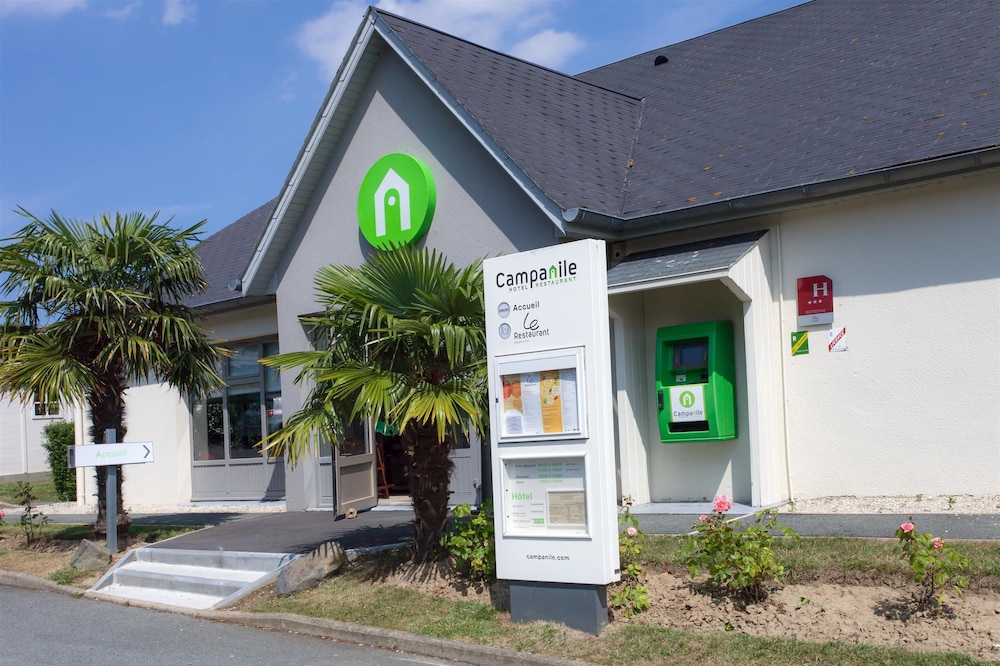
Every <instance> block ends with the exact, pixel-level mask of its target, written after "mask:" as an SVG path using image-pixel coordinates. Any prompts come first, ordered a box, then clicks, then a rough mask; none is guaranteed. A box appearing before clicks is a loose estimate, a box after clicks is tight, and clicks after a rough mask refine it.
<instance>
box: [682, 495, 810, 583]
mask: <svg viewBox="0 0 1000 666" xmlns="http://www.w3.org/2000/svg"><path fill="white" fill-rule="evenodd" d="M732 507H733V504H732V502H730V501H729V499H728V498H727V497H726V496H725V495H719V496H718V497H716V498H715V501H714V510H713V511H712V515H710V516H705V515H702V516H698V522H697V523H695V524H694V535H693V536H690V537H688V539H687V540H686V541H685V543H684V544H683V545H682V546H681V550H680V554H681V558H682V561H683V562H684V564H685V566H687V568H688V573H689V574H690V575H691V577H692V578H694V577H696V576H697V575H698V574H700V573H702V572H707V573H708V575H709V581H710V583H711V584H712V585H714V586H715V587H716V588H717V589H719V590H721V591H722V592H723V593H725V594H731V595H733V596H735V597H737V598H739V599H740V600H742V601H744V602H754V601H762V600H763V599H764V598H766V597H767V590H766V588H765V587H764V585H765V583H767V582H768V581H781V580H784V577H785V569H784V567H783V566H782V565H780V564H778V561H777V559H776V558H775V555H774V551H773V550H772V549H771V545H772V543H773V542H774V532H775V531H776V530H780V531H781V532H782V534H784V535H785V536H788V537H793V538H798V535H797V534H796V533H795V531H794V530H792V529H790V528H787V527H784V526H780V525H778V524H777V517H776V514H775V513H774V512H773V511H763V512H761V513H758V514H757V515H756V516H755V523H754V524H753V525H751V526H748V527H746V528H745V529H743V530H737V529H735V528H734V527H733V525H734V521H731V520H729V519H728V518H727V516H726V512H727V511H729V510H730V509H731V508H732Z"/></svg>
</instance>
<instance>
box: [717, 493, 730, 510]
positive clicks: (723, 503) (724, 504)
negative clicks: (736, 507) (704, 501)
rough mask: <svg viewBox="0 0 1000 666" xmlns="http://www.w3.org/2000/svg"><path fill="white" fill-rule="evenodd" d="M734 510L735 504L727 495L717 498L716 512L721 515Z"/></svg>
mask: <svg viewBox="0 0 1000 666" xmlns="http://www.w3.org/2000/svg"><path fill="white" fill-rule="evenodd" d="M732 508H733V503H732V502H730V501H729V498H727V497H726V496H725V495H719V496H718V497H716V498H715V510H716V511H718V512H719V513H725V512H726V511H729V510H730V509H732Z"/></svg>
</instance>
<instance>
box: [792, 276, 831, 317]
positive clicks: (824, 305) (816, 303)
mask: <svg viewBox="0 0 1000 666" xmlns="http://www.w3.org/2000/svg"><path fill="white" fill-rule="evenodd" d="M796 292H797V293H798V302H799V326H816V325H817V324H832V323H833V280H831V279H830V278H828V277H827V276H825V275H813V276H812V277H804V278H799V279H798V287H797V289H796Z"/></svg>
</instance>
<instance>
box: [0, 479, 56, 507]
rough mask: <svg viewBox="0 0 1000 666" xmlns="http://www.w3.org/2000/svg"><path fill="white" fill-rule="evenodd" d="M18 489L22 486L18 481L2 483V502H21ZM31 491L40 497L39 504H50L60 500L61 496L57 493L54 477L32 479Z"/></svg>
mask: <svg viewBox="0 0 1000 666" xmlns="http://www.w3.org/2000/svg"><path fill="white" fill-rule="evenodd" d="M18 490H20V488H19V487H18V482H17V481H11V482H8V483H0V502H3V503H4V504H15V505H16V504H20V500H19V499H18V498H17V493H18ZM31 492H32V493H34V495H35V496H36V497H37V498H38V499H37V500H36V503H37V504H50V503H52V502H58V501H59V496H58V495H57V494H56V486H55V484H54V483H52V479H46V480H45V481H38V482H35V481H32V482H31Z"/></svg>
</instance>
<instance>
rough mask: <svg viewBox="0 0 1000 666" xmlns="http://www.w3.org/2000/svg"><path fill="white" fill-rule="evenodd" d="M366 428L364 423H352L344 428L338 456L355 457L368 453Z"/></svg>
mask: <svg viewBox="0 0 1000 666" xmlns="http://www.w3.org/2000/svg"><path fill="white" fill-rule="evenodd" d="M367 431H368V426H367V425H366V424H365V423H352V424H350V425H348V426H346V427H345V428H344V439H343V441H342V442H341V443H340V455H342V456H356V455H360V454H362V453H368V445H367Z"/></svg>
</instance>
